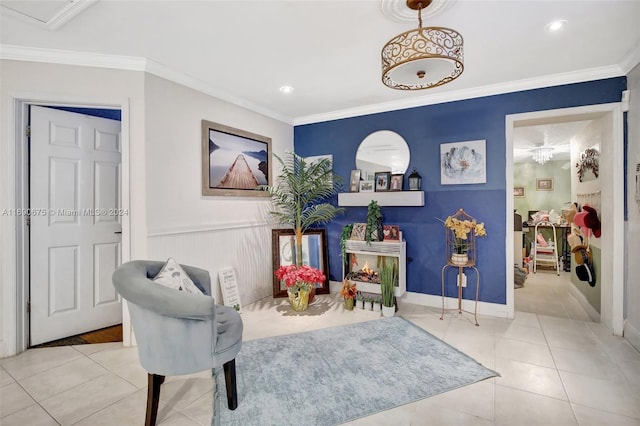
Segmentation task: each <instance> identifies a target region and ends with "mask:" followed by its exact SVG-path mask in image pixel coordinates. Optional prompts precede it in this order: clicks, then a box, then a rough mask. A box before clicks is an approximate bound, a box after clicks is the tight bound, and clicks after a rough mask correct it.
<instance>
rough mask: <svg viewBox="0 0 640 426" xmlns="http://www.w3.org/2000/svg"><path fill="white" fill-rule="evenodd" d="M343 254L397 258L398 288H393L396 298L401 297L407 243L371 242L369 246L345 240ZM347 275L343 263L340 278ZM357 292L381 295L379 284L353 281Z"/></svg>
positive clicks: (363, 242) (403, 285) (404, 281)
mask: <svg viewBox="0 0 640 426" xmlns="http://www.w3.org/2000/svg"><path fill="white" fill-rule="evenodd" d="M345 252H346V253H347V255H348V254H349V253H354V254H365V255H372V256H389V257H397V258H398V286H397V287H396V288H394V293H395V296H396V297H400V296H402V295H403V294H404V293H405V292H406V291H407V242H406V241H400V242H397V243H396V242H384V241H381V242H377V241H372V242H371V244H369V243H367V242H366V241H357V240H346V241H345ZM347 273H348V271H347V270H345V267H344V263H343V265H342V277H343V279H344V277H345V276H346V274H347ZM355 283H356V286H357V288H358V290H360V291H364V292H366V293H377V294H381V291H380V284H375V283H368V282H363V281H355Z"/></svg>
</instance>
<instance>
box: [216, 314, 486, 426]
mask: <svg viewBox="0 0 640 426" xmlns="http://www.w3.org/2000/svg"><path fill="white" fill-rule="evenodd" d="M219 370H220V371H219V372H218V371H216V396H215V398H214V418H213V421H212V424H213V425H215V426H218V425H221V426H228V425H238V426H240V425H241V426H249V425H260V426H263V425H278V426H285V425H295V426H304V425H309V426H312V425H313V426H320V425H322V426H324V425H327V426H328V425H336V424H340V423H344V422H347V421H350V420H353V419H356V418H359V417H364V416H368V415H371V414H375V413H377V412H380V411H384V410H389V409H391V408H394V407H397V406H400V405H404V404H407V403H410V402H413V401H417V400H420V399H424V398H427V397H430V396H433V395H437V394H439V393H442V392H446V391H449V390H452V389H456V388H459V387H461V386H466V385H469V384H472V383H475V382H478V381H481V380H484V379H487V378H489V377H493V376H497V375H498V374H497V373H496V372H494V371H492V370H489V369H487V368H485V367H484V366H482V365H481V364H479V363H478V362H477V361H475V360H473V359H471V358H470V357H468V356H467V355H465V354H463V353H462V352H460V351H458V350H457V349H455V348H453V347H451V346H449V345H448V344H447V343H445V342H443V341H441V340H439V339H438V338H436V337H434V336H432V335H431V334H429V333H427V332H426V331H424V330H423V329H421V328H420V327H418V326H416V325H414V324H413V323H411V322H409V321H407V320H405V319H403V318H401V317H393V318H382V319H379V320H374V321H367V322H363V323H357V324H350V325H346V326H340V327H333V328H326V329H322V330H317V331H310V332H306V333H298V334H290V335H286V336H278V337H270V338H266V339H259V340H252V341H248V342H244V343H243V345H242V350H241V351H240V354H239V355H238V357H237V358H236V371H237V383H238V408H237V409H236V410H235V411H231V410H229V409H228V408H227V400H226V388H225V383H224V373H222V371H221V370H222V369H219Z"/></svg>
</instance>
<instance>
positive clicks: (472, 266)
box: [440, 262, 480, 327]
mask: <svg viewBox="0 0 640 426" xmlns="http://www.w3.org/2000/svg"><path fill="white" fill-rule="evenodd" d="M447 268H458V283H457V284H458V313H459V314H461V313H462V312H467V313H469V314H471V313H473V320H474V321H475V325H476V327H479V326H480V324H478V293H479V291H480V271H478V268H476V266H475V264H474V262H469V263H467V264H466V265H456V264H453V263H451V262H447V264H446V265H444V266H443V267H442V313H441V314H440V319H443V318H444V312H445V308H444V297H445V295H444V272H445V271H446V270H447ZM465 268H468V269H473V270H474V271H476V304H475V310H474V311H473V312H469V311H465V310H463V309H462V274H463V272H464V269H465ZM467 285H468V283H467Z"/></svg>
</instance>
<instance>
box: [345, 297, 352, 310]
mask: <svg viewBox="0 0 640 426" xmlns="http://www.w3.org/2000/svg"><path fill="white" fill-rule="evenodd" d="M354 304H355V301H354V300H353V299H344V308H345V309H346V310H347V311H353V306H354Z"/></svg>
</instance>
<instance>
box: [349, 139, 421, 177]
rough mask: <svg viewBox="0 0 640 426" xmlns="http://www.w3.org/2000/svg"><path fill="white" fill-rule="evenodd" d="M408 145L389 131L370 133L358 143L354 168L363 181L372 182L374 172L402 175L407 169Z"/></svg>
mask: <svg viewBox="0 0 640 426" xmlns="http://www.w3.org/2000/svg"><path fill="white" fill-rule="evenodd" d="M409 159H410V154H409V145H407V142H406V141H405V140H404V138H403V137H402V136H400V135H399V134H397V133H396V132H392V131H391V130H379V131H377V132H373V133H371V134H370V135H369V136H367V137H366V138H364V139H363V141H362V142H360V146H359V147H358V151H357V152H356V168H358V169H360V170H361V176H362V179H364V180H373V174H374V173H376V172H391V173H392V174H404V173H405V172H406V171H407V167H409Z"/></svg>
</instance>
